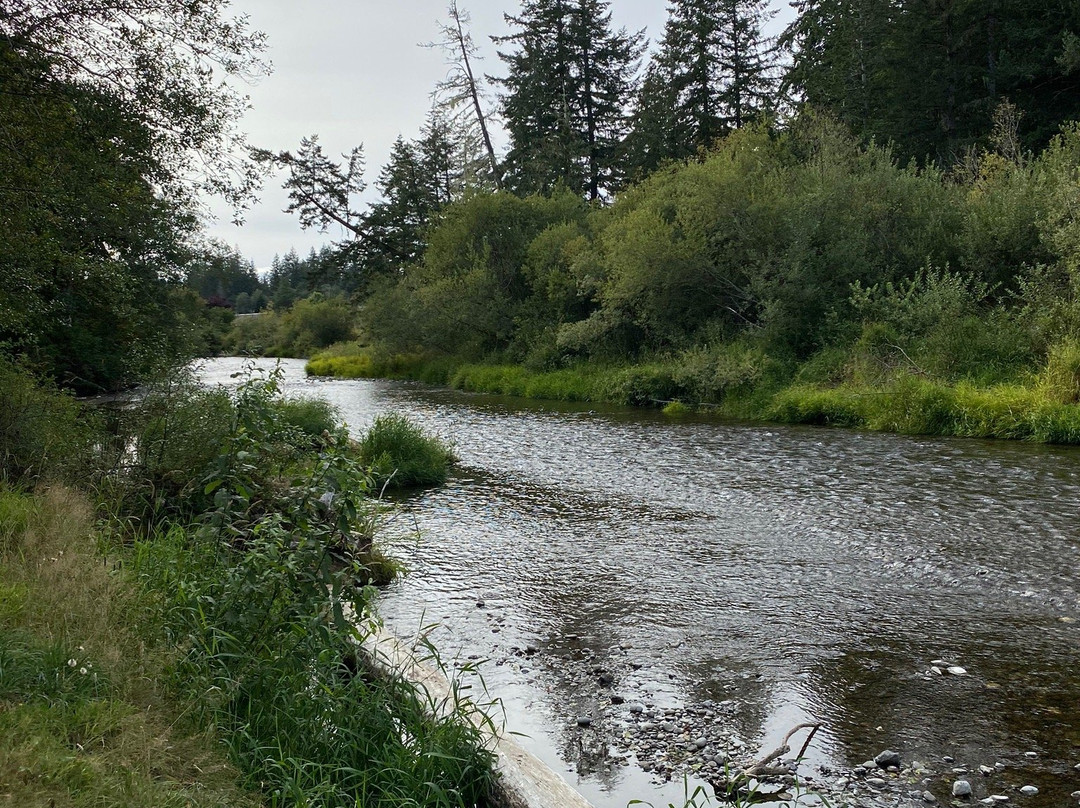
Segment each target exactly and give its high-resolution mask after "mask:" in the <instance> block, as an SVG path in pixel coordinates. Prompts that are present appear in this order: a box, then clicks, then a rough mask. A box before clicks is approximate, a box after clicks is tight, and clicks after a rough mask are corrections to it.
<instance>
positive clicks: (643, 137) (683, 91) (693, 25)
mask: <svg viewBox="0 0 1080 808" xmlns="http://www.w3.org/2000/svg"><path fill="white" fill-rule="evenodd" d="M771 16H772V12H770V11H769V10H768V4H767V0H671V4H670V8H669V10H668V21H667V25H666V26H665V28H664V37H663V39H662V40H661V42H660V48H659V50H658V51H657V53H656V55H655V56H654V57H653V60H652V62H651V64H650V66H649V70H648V72H647V74H646V80H645V82H644V83H643V85H642V91H641V94H640V95H639V97H638V103H637V106H636V109H635V115H634V133H633V136H632V137H631V140H630V143H631V152H632V154H633V158H632V159H633V161H634V165H635V168H636V169H637V170H638V171H639V172H642V173H647V172H648V171H651V170H653V169H654V168H655V167H656V166H657V165H658V164H659V163H660V162H662V161H663V160H668V159H684V158H686V157H688V156H690V155H692V154H694V153H695V152H697V151H698V149H701V148H709V147H710V146H711V145H712V144H713V143H715V142H716V140H717V139H718V138H720V137H723V136H724V135H725V134H727V133H728V132H730V131H731V130H733V129H738V128H739V127H741V126H743V125H744V124H745V123H747V122H748V121H750V120H751V119H753V118H754V117H755V116H757V115H759V114H760V113H761V112H763V111H765V110H767V109H769V108H770V107H771V106H772V104H773V101H774V97H775V93H776V89H777V84H778V80H777V71H776V56H775V51H774V49H773V48H772V46H771V44H770V43H769V42H768V40H767V39H766V38H765V36H764V33H763V27H764V24H765V23H766V22H767V21H768V20H769V18H770V17H771Z"/></svg>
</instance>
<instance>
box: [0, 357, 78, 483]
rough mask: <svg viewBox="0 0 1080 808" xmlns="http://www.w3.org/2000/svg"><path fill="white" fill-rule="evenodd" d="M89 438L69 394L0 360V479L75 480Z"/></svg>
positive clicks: (25, 480)
mask: <svg viewBox="0 0 1080 808" xmlns="http://www.w3.org/2000/svg"><path fill="white" fill-rule="evenodd" d="M94 437H95V435H94V431H93V429H92V428H91V426H90V423H89V421H88V420H87V419H86V418H85V417H84V412H83V410H82V408H81V407H80V406H79V404H78V402H77V401H75V399H74V398H73V397H72V396H71V395H69V394H67V393H64V392H62V391H60V390H58V389H57V388H56V387H55V386H53V385H52V384H51V383H50V382H47V381H43V380H39V379H37V378H35V377H34V376H32V375H31V374H30V373H28V372H26V371H25V370H22V369H21V368H19V367H17V366H16V365H14V364H12V363H10V362H9V361H7V360H5V359H2V358H0V481H2V480H7V481H9V482H13V483H19V482H32V481H35V480H48V479H69V480H71V479H76V478H79V477H81V476H83V475H84V474H85V473H86V472H87V471H88V470H89V468H90V467H91V462H92V457H93V452H92V449H93V444H94Z"/></svg>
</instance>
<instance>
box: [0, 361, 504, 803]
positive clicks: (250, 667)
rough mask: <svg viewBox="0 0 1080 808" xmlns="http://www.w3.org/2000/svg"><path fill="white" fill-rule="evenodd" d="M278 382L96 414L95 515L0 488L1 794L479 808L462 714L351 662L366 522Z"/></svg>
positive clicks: (357, 651)
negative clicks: (106, 425) (108, 419)
mask: <svg viewBox="0 0 1080 808" xmlns="http://www.w3.org/2000/svg"><path fill="white" fill-rule="evenodd" d="M279 379H280V373H279V372H273V373H271V374H269V375H268V376H265V377H262V378H258V377H256V378H249V379H248V380H247V381H245V382H243V383H241V384H240V385H239V387H238V388H237V389H236V390H234V391H231V392H226V391H222V390H218V391H207V390H203V389H201V388H199V387H198V386H197V385H195V384H194V383H193V382H192V381H191V380H190V379H184V378H177V379H174V380H173V381H171V382H170V383H168V384H163V385H160V386H158V387H156V388H154V389H151V390H148V391H146V393H145V395H143V396H142V397H141V398H140V399H139V400H138V401H136V402H135V403H134V404H132V405H131V406H130V407H129V408H128V409H126V410H123V411H121V412H119V413H117V414H115V417H114V418H112V422H113V423H112V426H113V430H114V432H113V434H112V435H111V436H102V437H101V438H100V439H99V440H98V442H97V446H98V448H97V450H96V451H97V453H98V457H99V459H100V461H102V463H103V467H102V468H101V469H100V470H99V471H98V472H97V473H96V474H95V475H94V476H93V478H92V479H94V480H98V481H101V485H100V486H99V487H97V488H94V489H93V491H92V493H93V494H94V495H95V496H96V497H97V498H98V500H99V502H100V508H99V510H98V512H97V519H96V520H95V511H94V509H93V507H92V506H91V504H90V502H89V501H88V499H87V498H86V496H85V495H84V494H78V493H75V492H73V491H70V490H68V489H62V488H53V489H41V490H40V492H39V493H37V494H32V493H26V490H29V489H28V488H27V489H16V488H0V783H2V784H3V786H2V789H0V793H3V795H4V799H11V800H13V803H12V804H15V805H20V806H22V805H30V806H38V805H40V806H43V808H44V806H50V808H52V806H67V805H72V806H84V805H85V806H103V807H104V808H110V807H111V806H117V807H118V808H119V807H120V806H142V805H164V806H172V805H175V806H177V807H178V808H180V806H202V805H206V806H210V805H215V806H231V805H237V806H244V805H255V804H263V805H269V806H284V805H290V806H294V805H295V806H306V807H307V808H322V807H323V806H325V807H326V808H330V806H341V805H364V806H374V807H375V808H380V807H382V808H390V806H394V808H398V806H417V808H419V807H420V806H424V807H425V808H427V807H428V806H431V807H432V808H477V807H478V806H485V805H487V804H488V795H489V792H490V789H491V780H492V777H493V776H494V775H493V773H492V769H491V763H492V757H491V753H490V752H489V750H488V748H487V746H486V738H487V737H488V736H487V735H486V734H484V733H482V732H481V730H480V729H479V728H478V724H479V725H483V724H484V722H485V721H486V719H485V718H484V716H483V714H482V712H480V711H478V710H477V708H476V707H475V706H474V705H473V704H472V703H471V702H469V701H468V700H467V699H465V698H458V699H456V700H454V701H453V702H452V703H451V704H449V705H442V707H443V709H441V710H439V711H436V710H434V709H433V708H434V705H433V704H432V703H431V701H430V699H429V697H428V696H427V694H426V693H425V692H424V691H423V690H418V689H416V688H414V687H413V686H412V685H411V684H408V683H407V682H405V681H404V680H402V679H401V678H399V677H398V676H396V675H393V674H390V675H384V674H379V675H375V673H374V671H373V669H372V668H371V667H370V665H369V664H368V663H367V662H366V657H365V655H364V653H363V652H362V651H361V643H362V642H363V640H364V638H365V634H364V630H362V629H361V628H359V626H361V625H367V624H368V623H369V622H370V614H369V607H370V604H371V600H372V597H373V592H374V589H373V588H372V586H371V584H372V583H377V582H381V581H385V580H387V578H388V577H389V576H390V575H392V574H393V572H394V565H393V563H392V562H389V561H388V560H386V559H384V558H383V557H381V556H380V554H379V552H378V548H377V546H376V538H377V531H378V526H379V520H380V513H381V509H382V507H383V506H382V505H381V504H380V503H379V502H378V500H377V499H376V498H375V497H374V484H375V483H374V480H373V478H372V476H371V474H370V473H369V471H368V469H367V467H366V466H365V464H364V461H363V460H362V458H361V457H360V455H359V454H358V451H357V448H356V446H355V445H354V444H353V443H352V442H351V441H350V440H349V438H348V436H347V434H346V432H345V429H344V427H343V426H341V425H339V424H338V423H337V417H336V413H334V412H333V411H332V409H331V408H329V407H327V406H326V405H324V404H321V403H317V402H311V401H303V400H301V401H288V400H286V399H284V398H283V397H282V395H281V393H280V390H279ZM410 428H412V427H411V425H410ZM412 429H415V428H412ZM417 432H418V431H417ZM418 434H420V435H421V436H422V433H419V432H418ZM49 477H50V475H48V474H45V473H44V469H42V472H41V473H37V472H35V474H34V475H33V476H32V477H30V476H26V477H23V478H22V480H21V481H20V484H22V485H23V486H30V485H32V484H33V482H34V481H35V480H42V479H48V478H49ZM487 726H488V727H489V728H490V722H487Z"/></svg>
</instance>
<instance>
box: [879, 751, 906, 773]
mask: <svg viewBox="0 0 1080 808" xmlns="http://www.w3.org/2000/svg"><path fill="white" fill-rule="evenodd" d="M874 762H875V763H876V764H877V765H878V766H880V767H881V768H883V769H887V768H889V767H890V766H899V765H900V753H899V752H894V751H892V750H891V749H886V750H885V751H884V752H879V753H878V755H877V757H875V758H874Z"/></svg>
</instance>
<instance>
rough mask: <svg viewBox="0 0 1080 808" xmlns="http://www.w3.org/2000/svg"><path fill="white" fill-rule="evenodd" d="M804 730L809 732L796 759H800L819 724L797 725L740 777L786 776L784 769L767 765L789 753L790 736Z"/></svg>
mask: <svg viewBox="0 0 1080 808" xmlns="http://www.w3.org/2000/svg"><path fill="white" fill-rule="evenodd" d="M804 729H808V730H810V734H809V735H807V736H806V742H805V743H804V744H803V745H802V749H800V750H799V754H798V757H800V758H801V757H802V756H803V755H804V754H805V753H806V749H807V747H808V746H810V741H811V740H813V738H814V735H815V734H816V733H817V731H818V730H819V729H821V724H814V723H806V724H799V725H798V726H796V727H793V728H792V729H791V730H790V731H789V732H788V734H787V735H785V736H784V740H783V741H781V742H780V745H779V746H778V747H776V749H774V750H772V751H771V752H769V753H768V754H767V755H765V756H764V757H763V758H761V759H760V760H757V761H755V762H754V763H751V764H750V766H748V767H747V768H746V769H744V770H743V773H742V776H743V777H767V776H771V775H777V774H788V772H787V770H786V769H780V768H777V767H775V766H770V765H769V764H770V763H772V762H773V761H774V760H776V759H777V758H779V757H780V756H781V755H786V754H787V753H788V752H790V751H791V746H790V744H789V742H790V741H791V738H792V736H793V735H795V733H797V732H799V731H800V730H804Z"/></svg>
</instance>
